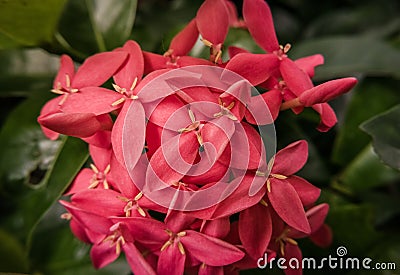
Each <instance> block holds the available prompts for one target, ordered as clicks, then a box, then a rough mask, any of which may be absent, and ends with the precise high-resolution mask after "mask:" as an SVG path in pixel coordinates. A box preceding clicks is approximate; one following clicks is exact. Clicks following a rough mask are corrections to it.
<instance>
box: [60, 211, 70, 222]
mask: <svg viewBox="0 0 400 275" xmlns="http://www.w3.org/2000/svg"><path fill="white" fill-rule="evenodd" d="M61 219H63V220H68V221H69V220H71V219H72V215H71V213H63V214H61Z"/></svg>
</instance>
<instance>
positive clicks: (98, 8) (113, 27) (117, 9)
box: [86, 0, 137, 50]
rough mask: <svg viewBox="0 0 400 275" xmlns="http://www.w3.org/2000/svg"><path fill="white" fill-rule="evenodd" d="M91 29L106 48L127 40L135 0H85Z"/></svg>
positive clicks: (135, 3)
mask: <svg viewBox="0 0 400 275" xmlns="http://www.w3.org/2000/svg"><path fill="white" fill-rule="evenodd" d="M86 5H87V7H88V10H89V14H90V16H91V20H92V25H93V30H94V31H95V32H97V33H95V35H96V37H97V36H98V38H97V39H99V40H102V41H103V42H100V43H104V46H105V48H106V49H108V50H111V49H114V48H116V47H119V46H121V45H122V44H124V43H125V41H126V40H128V38H129V36H130V34H131V32H132V27H133V23H134V21H135V15H136V6H137V1H136V0H113V1H110V0H87V1H86Z"/></svg>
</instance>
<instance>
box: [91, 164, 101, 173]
mask: <svg viewBox="0 0 400 275" xmlns="http://www.w3.org/2000/svg"><path fill="white" fill-rule="evenodd" d="M90 168H92V170H93V172H95V173H96V174H97V173H98V172H99V169H97V167H96V166H95V165H94V164H93V163H91V164H90Z"/></svg>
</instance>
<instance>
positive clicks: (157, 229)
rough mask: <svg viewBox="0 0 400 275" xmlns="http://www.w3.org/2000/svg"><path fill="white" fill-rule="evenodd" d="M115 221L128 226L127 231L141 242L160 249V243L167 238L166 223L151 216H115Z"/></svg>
mask: <svg viewBox="0 0 400 275" xmlns="http://www.w3.org/2000/svg"><path fill="white" fill-rule="evenodd" d="M113 220H115V221H116V222H123V223H124V224H126V225H127V227H128V228H129V231H130V232H131V233H132V235H133V236H135V239H136V240H137V241H139V242H141V243H143V244H145V245H146V246H147V245H150V244H155V246H154V247H157V248H158V249H160V248H161V247H162V245H163V244H164V243H165V242H166V241H167V240H168V239H169V236H168V234H167V233H166V232H165V229H167V227H166V225H165V224H164V223H162V222H160V221H157V220H155V219H153V218H142V217H133V218H116V219H113Z"/></svg>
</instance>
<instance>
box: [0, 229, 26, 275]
mask: <svg viewBox="0 0 400 275" xmlns="http://www.w3.org/2000/svg"><path fill="white" fill-rule="evenodd" d="M0 243H1V246H0V258H1V261H0V272H21V273H24V272H27V271H28V261H27V259H26V254H25V251H24V248H23V246H22V245H21V244H20V243H19V242H18V240H16V239H15V238H14V236H13V235H11V234H9V233H7V232H5V231H3V230H1V229H0Z"/></svg>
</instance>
